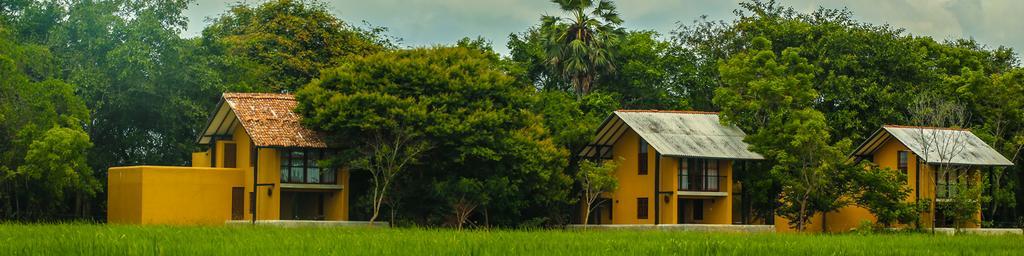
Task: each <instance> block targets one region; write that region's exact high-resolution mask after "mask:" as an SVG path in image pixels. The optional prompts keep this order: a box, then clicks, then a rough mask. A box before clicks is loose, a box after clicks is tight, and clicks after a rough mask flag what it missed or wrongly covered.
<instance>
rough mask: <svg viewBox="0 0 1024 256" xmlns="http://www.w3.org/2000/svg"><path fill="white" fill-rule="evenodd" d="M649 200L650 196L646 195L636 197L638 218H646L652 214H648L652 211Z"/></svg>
mask: <svg viewBox="0 0 1024 256" xmlns="http://www.w3.org/2000/svg"><path fill="white" fill-rule="evenodd" d="M649 201H650V200H649V199H648V198H646V197H638V198H636V218H637V219H640V220H646V219H647V217H648V216H649V215H650V214H648V211H650V204H649Z"/></svg>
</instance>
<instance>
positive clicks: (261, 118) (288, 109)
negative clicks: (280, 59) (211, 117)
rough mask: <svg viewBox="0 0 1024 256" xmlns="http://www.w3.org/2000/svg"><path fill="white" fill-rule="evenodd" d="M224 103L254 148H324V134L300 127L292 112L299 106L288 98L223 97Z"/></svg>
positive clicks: (264, 95)
mask: <svg viewBox="0 0 1024 256" xmlns="http://www.w3.org/2000/svg"><path fill="white" fill-rule="evenodd" d="M224 102H226V103H227V104H228V106H230V107H231V111H232V112H234V113H235V115H236V116H238V120H239V121H240V122H241V124H242V127H243V128H244V129H245V132H246V133H248V134H249V136H250V137H251V138H252V141H253V143H255V144H256V146H259V147H301V148H327V143H325V142H324V140H323V137H324V136H323V134H320V133H318V132H315V131H313V130H310V129H307V128H305V127H303V126H302V125H301V124H300V123H299V120H300V119H301V118H302V117H301V116H299V115H298V114H296V113H295V112H293V111H292V110H293V109H295V106H296V105H297V104H298V102H296V101H295V97H294V96H292V95H291V94H278V93H225V94H224Z"/></svg>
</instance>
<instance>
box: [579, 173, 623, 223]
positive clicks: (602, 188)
mask: <svg viewBox="0 0 1024 256" xmlns="http://www.w3.org/2000/svg"><path fill="white" fill-rule="evenodd" d="M620 161H621V159H620ZM618 166H619V164H618V162H616V161H614V160H606V161H603V162H600V163H594V162H592V161H590V160H583V161H580V170H579V172H576V177H575V178H576V182H577V183H579V184H580V187H581V188H580V194H581V196H582V198H583V205H584V207H585V208H584V213H583V216H582V219H583V224H584V225H586V224H587V221H589V220H590V213H591V212H592V211H593V210H594V207H595V206H596V205H597V204H598V203H600V202H599V201H598V200H600V198H601V194H604V193H611V192H614V191H615V190H616V189H618V188H619V180H618V179H617V178H615V168H617V167H618Z"/></svg>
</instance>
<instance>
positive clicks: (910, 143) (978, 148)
mask: <svg viewBox="0 0 1024 256" xmlns="http://www.w3.org/2000/svg"><path fill="white" fill-rule="evenodd" d="M925 152H927V154H926V153H925ZM852 157H853V158H854V159H855V160H858V161H859V160H868V161H871V162H873V163H875V164H877V165H878V166H879V167H882V168H885V167H888V168H891V169H893V170H900V171H903V172H904V173H905V174H906V175H907V180H906V185H907V186H909V187H910V189H911V192H910V196H909V197H908V198H907V200H908V201H917V200H924V201H928V202H932V201H934V202H935V203H934V204H931V206H932V207H931V209H929V211H928V212H926V213H923V214H922V215H921V222H922V224H923V226H924V227H932V223H933V222H934V223H936V224H937V225H936V226H937V227H951V226H952V223H951V222H950V220H949V219H948V218H945V217H943V216H942V214H941V212H936V213H935V215H936V216H937V217H936V218H933V215H932V212H933V211H934V210H935V207H934V206H935V205H936V204H938V205H941V204H943V203H944V202H948V198H949V196H950V194H951V193H955V192H956V191H955V184H956V182H957V179H956V177H957V176H964V177H973V179H975V180H976V179H977V177H979V174H980V172H982V171H986V170H989V169H991V168H993V167H1000V166H1011V165H1013V163H1012V162H1010V160H1008V159H1006V157H1003V156H1002V155H1001V154H999V152H997V151H996V150H995V149H993V148H992V147H990V146H989V145H988V144H986V143H985V142H984V141H982V140H981V139H980V138H978V136H975V135H974V134H973V133H971V132H970V131H968V130H962V129H952V128H934V127H917V126H898V125H885V126H883V127H882V128H880V129H878V130H877V131H875V133H874V134H872V135H871V137H869V138H868V139H867V140H866V141H864V142H863V143H862V144H861V145H860V146H859V147H857V149H856V150H855V151H854V152H853V154H852ZM940 165H942V166H945V168H942V169H944V170H941V171H939V169H940V168H938V167H939V166H940ZM936 177H937V179H936ZM976 218H977V220H979V221H980V220H981V209H978V214H977V215H976ZM865 220H867V221H872V222H874V221H875V217H874V216H873V215H872V214H871V213H870V212H869V211H868V210H867V209H864V208H862V207H858V206H848V207H846V208H843V209H841V210H839V211H837V212H830V213H827V214H824V215H822V214H819V215H817V216H815V217H814V218H813V219H812V221H811V223H809V224H808V226H807V230H808V231H827V232H842V231H848V230H850V229H853V228H856V227H857V226H858V225H859V224H860V223H861V222H863V221H865ZM775 223H776V225H775V226H776V230H777V231H792V230H791V229H790V228H789V227H788V225H787V221H786V220H785V219H783V218H781V217H776V221H775ZM821 223H826V225H824V226H822V225H821ZM968 227H977V225H971V226H968Z"/></svg>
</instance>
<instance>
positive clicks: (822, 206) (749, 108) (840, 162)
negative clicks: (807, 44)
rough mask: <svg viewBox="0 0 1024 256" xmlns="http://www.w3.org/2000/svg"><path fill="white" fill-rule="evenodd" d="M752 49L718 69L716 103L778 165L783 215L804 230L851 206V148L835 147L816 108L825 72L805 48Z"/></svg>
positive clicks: (757, 42)
mask: <svg viewBox="0 0 1024 256" xmlns="http://www.w3.org/2000/svg"><path fill="white" fill-rule="evenodd" d="M753 45H754V46H753V48H751V50H750V51H749V52H742V53H739V54H736V55H735V56H733V57H732V58H730V59H729V60H728V61H724V62H721V63H720V64H719V72H720V73H721V74H722V78H721V79H722V83H723V86H722V87H719V88H718V89H717V90H716V91H715V98H714V102H715V104H718V105H719V106H721V108H722V112H721V116H722V121H723V122H725V123H729V124H735V125H737V126H739V127H740V128H741V129H743V130H745V131H746V132H747V133H748V134H749V136H748V137H747V138H745V139H744V141H746V142H747V143H749V144H750V147H751V150H753V151H755V152H758V153H760V154H762V155H763V156H765V158H766V159H767V160H768V161H770V162H771V163H772V164H773V167H772V168H771V173H772V175H773V176H774V177H775V180H776V181H777V182H779V184H780V185H781V191H780V196H779V205H778V206H779V207H778V208H777V209H776V210H777V213H778V214H780V215H782V216H784V217H786V218H787V219H789V220H790V224H791V225H793V226H794V227H796V228H797V229H798V230H801V231H803V229H804V227H805V224H806V223H807V221H809V220H810V218H811V217H813V216H814V215H815V214H816V213H819V212H830V211H834V210H838V209H840V208H842V207H843V206H846V205H848V204H849V203H850V202H848V200H847V199H846V197H844V196H845V195H847V193H848V191H849V190H850V188H851V184H850V175H851V173H853V172H856V171H857V166H855V165H852V164H850V163H848V161H846V152H849V150H850V144H851V142H850V141H849V140H840V141H839V142H837V143H835V144H830V142H829V141H830V137H831V134H830V128H829V126H828V123H827V122H826V121H825V116H824V114H822V113H821V112H819V111H817V110H815V109H813V108H811V105H812V103H813V102H814V101H815V100H816V99H817V98H818V97H819V94H818V93H817V91H816V90H814V89H813V88H812V86H811V79H812V78H813V77H814V75H815V74H816V73H817V72H819V69H817V68H816V67H815V66H813V65H811V64H809V63H808V62H807V60H806V59H805V58H802V57H800V56H799V55H798V54H797V52H798V51H799V49H794V48H788V49H785V50H783V51H782V54H781V56H778V55H776V53H775V52H773V50H772V47H771V42H769V41H768V40H767V39H765V38H760V37H759V38H755V39H754V42H753ZM770 192H771V191H755V192H754V193H770Z"/></svg>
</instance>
